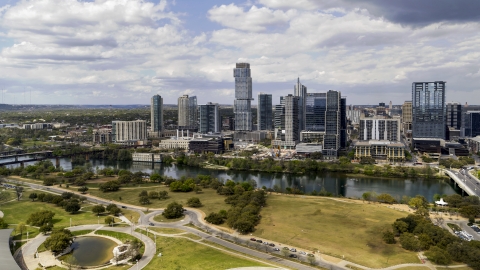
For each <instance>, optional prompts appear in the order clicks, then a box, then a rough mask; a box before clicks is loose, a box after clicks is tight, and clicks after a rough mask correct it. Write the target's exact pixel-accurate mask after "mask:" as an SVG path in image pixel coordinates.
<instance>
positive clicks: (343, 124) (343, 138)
mask: <svg viewBox="0 0 480 270" xmlns="http://www.w3.org/2000/svg"><path fill="white" fill-rule="evenodd" d="M346 147H347V98H346V97H342V98H341V99H340V148H346Z"/></svg>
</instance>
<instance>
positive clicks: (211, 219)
mask: <svg viewBox="0 0 480 270" xmlns="http://www.w3.org/2000/svg"><path fill="white" fill-rule="evenodd" d="M205 221H207V222H208V223H212V224H215V225H220V224H222V223H223V222H225V220H224V218H223V217H222V215H220V214H218V213H215V212H211V213H210V214H209V215H208V216H206V217H205Z"/></svg>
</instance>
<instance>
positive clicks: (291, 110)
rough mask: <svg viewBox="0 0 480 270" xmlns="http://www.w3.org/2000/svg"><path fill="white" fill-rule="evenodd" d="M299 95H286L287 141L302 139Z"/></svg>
mask: <svg viewBox="0 0 480 270" xmlns="http://www.w3.org/2000/svg"><path fill="white" fill-rule="evenodd" d="M299 99H300V98H299V97H297V96H292V95H288V96H286V97H285V141H288V142H294V143H295V144H296V143H297V142H298V141H299V139H300V120H299V117H298V114H299V113H300V108H299V107H300V106H299V104H300V101H299Z"/></svg>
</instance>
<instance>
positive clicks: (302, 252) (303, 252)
mask: <svg viewBox="0 0 480 270" xmlns="http://www.w3.org/2000/svg"><path fill="white" fill-rule="evenodd" d="M298 254H300V255H307V253H305V251H299V252H298Z"/></svg>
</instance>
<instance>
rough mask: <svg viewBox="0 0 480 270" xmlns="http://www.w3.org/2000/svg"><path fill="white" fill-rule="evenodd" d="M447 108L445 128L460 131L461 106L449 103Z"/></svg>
mask: <svg viewBox="0 0 480 270" xmlns="http://www.w3.org/2000/svg"><path fill="white" fill-rule="evenodd" d="M446 107H447V126H448V127H451V128H453V129H458V130H460V128H461V126H462V104H460V103H457V102H449V103H447V105H446Z"/></svg>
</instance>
